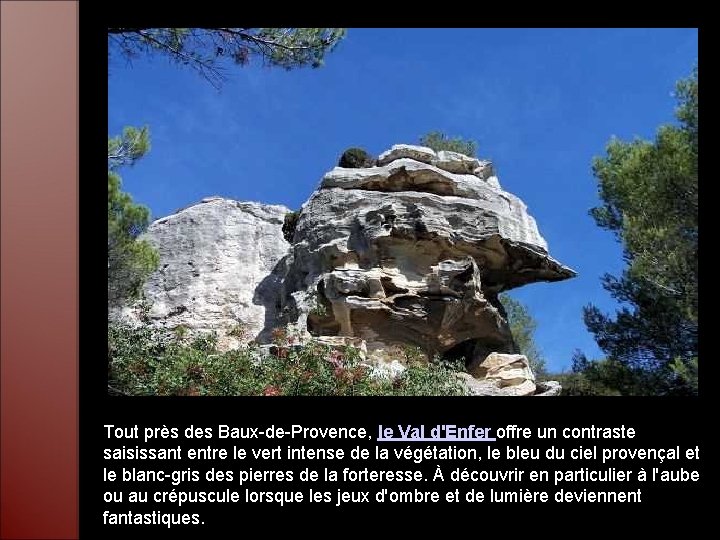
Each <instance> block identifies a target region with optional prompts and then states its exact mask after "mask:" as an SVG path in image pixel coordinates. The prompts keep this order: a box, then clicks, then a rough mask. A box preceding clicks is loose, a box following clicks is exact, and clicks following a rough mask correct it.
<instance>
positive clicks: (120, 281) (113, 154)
mask: <svg viewBox="0 0 720 540" xmlns="http://www.w3.org/2000/svg"><path fill="white" fill-rule="evenodd" d="M149 137H150V136H149V132H148V128H147V127H145V128H142V129H136V128H133V127H126V128H125V129H124V130H123V134H122V135H121V136H118V137H108V307H115V306H118V305H121V304H123V303H124V302H126V301H128V300H131V299H135V298H137V297H138V295H139V293H140V290H141V288H142V285H143V283H144V282H145V280H146V279H147V277H148V276H149V275H150V274H151V273H152V272H153V271H154V270H155V269H156V268H157V266H158V263H159V258H158V254H157V252H156V250H155V249H154V248H153V247H152V246H151V245H150V244H149V243H148V242H147V241H146V240H139V239H138V236H139V235H140V234H141V233H143V232H144V231H145V229H146V228H147V226H148V224H149V223H150V211H149V209H148V208H147V207H145V206H143V205H140V204H136V203H134V202H133V199H132V197H131V196H130V195H129V194H128V193H125V192H123V191H122V189H121V188H122V179H121V178H120V175H119V174H118V173H117V172H116V171H115V169H117V168H118V167H120V166H123V165H133V164H134V163H135V161H137V160H138V159H140V158H141V157H142V156H143V155H145V153H146V152H148V151H149V149H150V138H149Z"/></svg>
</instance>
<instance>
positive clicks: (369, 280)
mask: <svg viewBox="0 0 720 540" xmlns="http://www.w3.org/2000/svg"><path fill="white" fill-rule="evenodd" d="M378 163H380V164H381V165H379V166H375V167H368V168H361V169H357V168H355V169H345V168H340V167H336V168H335V169H333V170H332V171H330V172H329V173H327V174H326V175H325V177H324V178H323V180H322V183H321V185H320V188H319V189H318V190H317V191H316V192H315V193H314V194H313V195H312V196H311V197H310V199H309V200H308V202H307V203H305V205H304V206H303V208H302V212H301V214H300V217H299V220H298V224H297V229H296V231H295V236H294V239H293V240H294V242H293V251H292V255H291V257H290V258H289V261H288V274H287V276H286V278H285V284H284V291H285V297H284V299H283V305H284V308H285V312H284V314H285V317H286V318H287V319H286V320H287V322H289V323H294V324H296V325H297V326H298V328H299V329H300V330H307V331H309V332H310V333H311V334H313V335H316V336H327V335H339V336H353V337H357V338H361V339H363V340H364V341H365V342H366V343H367V351H368V356H369V358H371V359H376V360H383V359H389V358H390V356H391V355H390V354H389V352H388V351H390V350H396V349H397V347H403V346H407V345H411V346H416V347H419V348H420V349H421V350H422V351H423V353H424V354H425V355H426V356H427V357H432V356H434V355H437V354H439V355H445V356H450V357H455V358H460V357H463V358H464V359H465V360H466V362H467V363H468V365H469V366H470V365H472V366H475V365H477V364H479V363H480V362H482V361H484V360H485V359H486V357H487V356H488V355H489V354H490V353H492V352H496V353H509V354H512V353H515V352H517V351H516V348H515V345H514V343H513V340H512V336H511V334H510V331H509V328H508V325H507V321H506V320H505V314H504V310H503V308H502V306H501V305H500V303H499V302H498V299H497V295H498V294H499V293H500V292H502V291H504V290H507V289H511V288H513V287H518V286H521V285H524V284H527V283H532V282H535V281H558V280H562V279H567V278H569V277H572V276H573V275H574V272H573V271H572V270H570V269H569V268H567V267H565V266H563V265H562V264H560V263H559V262H557V261H556V260H555V259H553V258H552V257H550V255H549V254H548V252H547V244H546V242H545V240H544V239H543V238H542V236H540V233H539V232H538V229H537V226H536V224H535V220H534V219H533V218H532V217H531V216H530V215H529V214H528V213H527V208H526V207H525V205H524V204H523V202H522V201H521V200H520V199H518V198H517V197H515V196H514V195H512V194H510V193H507V192H505V191H503V190H502V189H501V188H500V187H499V186H500V184H499V182H498V181H497V177H496V176H495V173H494V170H493V167H492V164H491V163H490V162H488V161H480V160H477V159H475V158H469V157H467V156H463V155H461V154H457V153H454V152H438V153H437V154H436V153H435V152H433V151H432V150H431V149H429V148H424V147H412V146H409V145H397V146H394V147H393V148H392V149H391V150H389V151H388V152H385V153H383V154H381V156H380V158H379V160H378ZM513 369H514V368H513ZM504 371H507V370H504ZM525 377H526V378H525V380H527V381H528V384H526V385H525V386H524V387H523V389H520V390H518V391H519V393H521V394H522V393H528V394H531V393H533V392H534V390H535V386H534V383H532V372H531V371H530V370H529V368H527V372H526V373H525ZM522 384H523V382H522V381H520V382H518V383H517V385H516V384H514V383H513V384H512V385H511V386H520V385H522ZM530 385H531V386H532V388H530Z"/></svg>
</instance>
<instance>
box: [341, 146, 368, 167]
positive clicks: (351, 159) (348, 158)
mask: <svg viewBox="0 0 720 540" xmlns="http://www.w3.org/2000/svg"><path fill="white" fill-rule="evenodd" d="M373 165H375V158H373V157H372V156H371V155H370V154H368V153H367V152H366V151H365V150H363V149H362V148H348V149H347V150H345V151H344V152H343V154H342V156H340V161H338V166H339V167H345V168H346V169H362V168H363V167H372V166H373Z"/></svg>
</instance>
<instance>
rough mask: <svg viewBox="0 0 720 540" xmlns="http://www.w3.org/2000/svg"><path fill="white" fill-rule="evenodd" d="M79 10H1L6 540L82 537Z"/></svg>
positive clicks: (8, 6) (0, 446) (57, 5)
mask: <svg viewBox="0 0 720 540" xmlns="http://www.w3.org/2000/svg"><path fill="white" fill-rule="evenodd" d="M77 9H78V8H77V3H76V2H68V1H58V2H35V1H30V2H20V1H16V2H5V1H4V2H2V12H1V16H2V17H1V19H0V22H1V24H2V28H1V31H0V36H1V38H0V39H1V41H0V46H1V55H2V57H1V62H0V65H1V66H2V73H1V75H2V78H1V81H2V131H1V132H0V137H1V138H0V144H1V152H2V154H1V156H0V157H1V162H2V163H1V168H0V190H1V191H0V196H1V199H0V204H1V209H0V211H1V214H0V232H1V234H2V239H1V243H0V249H1V255H2V260H1V267H0V271H1V272H2V274H1V287H2V289H1V291H0V293H1V294H2V296H1V310H2V315H1V317H2V318H1V321H0V323H1V325H2V334H1V336H0V337H1V339H2V345H1V348H0V363H1V365H0V376H1V377H2V378H1V379H0V406H1V407H2V410H1V417H0V419H1V420H2V425H1V427H0V452H1V454H0V472H1V473H2V477H1V478H0V497H1V499H0V537H1V538H3V539H5V538H47V539H56V538H76V537H77V530H78V526H77V508H78V501H77V495H78V463H77V431H78V422H77V352H78V343H77V313H78V306H77V271H78V245H77V219H78V217H77V216H78V202H77V174H78V173H77V170H78V162H77V153H78V152H77V135H78V129H77V121H78V108H77V93H78V65H77V56H78V23H77V20H78V19H77Z"/></svg>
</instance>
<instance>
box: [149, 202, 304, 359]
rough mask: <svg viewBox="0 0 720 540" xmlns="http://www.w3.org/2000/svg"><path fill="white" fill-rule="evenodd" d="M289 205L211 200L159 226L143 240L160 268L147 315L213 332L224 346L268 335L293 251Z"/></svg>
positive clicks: (152, 280)
mask: <svg viewBox="0 0 720 540" xmlns="http://www.w3.org/2000/svg"><path fill="white" fill-rule="evenodd" d="M288 212H289V210H288V209H287V208H285V207H284V206H275V205H265V204H259V203H252V202H238V201H233V200H229V199H224V198H221V197H208V198H205V199H203V200H202V201H200V202H199V203H198V204H194V205H192V206H189V207H187V208H184V209H182V210H179V211H178V212H176V213H175V214H172V215H170V216H167V217H164V218H161V219H158V220H157V221H155V222H153V223H152V224H151V225H150V226H149V227H148V230H147V232H146V233H145V238H147V240H149V241H150V243H151V244H152V245H154V246H155V247H156V248H157V249H158V251H159V254H160V267H159V268H158V270H157V271H156V272H155V273H153V274H152V275H151V276H150V278H149V280H148V281H147V283H146V284H145V287H144V290H143V293H144V296H145V299H146V300H147V301H148V303H149V304H150V305H151V309H150V312H149V316H150V318H151V320H152V321H153V322H154V324H156V325H158V326H162V327H165V328H175V327H178V326H184V327H186V328H187V329H188V330H189V331H190V332H191V333H202V332H210V331H215V332H217V333H218V335H219V338H220V345H221V348H231V347H233V346H237V345H238V344H240V343H243V342H247V341H248V340H250V339H263V338H266V337H267V336H268V335H269V331H270V330H272V328H273V327H274V324H273V321H275V320H276V319H277V315H276V311H277V305H276V302H277V299H278V297H279V292H280V285H281V283H282V275H280V274H281V273H282V272H281V271H280V268H279V267H278V263H279V262H280V261H281V260H282V259H283V257H285V256H286V255H287V254H288V252H289V250H290V244H288V243H287V242H286V241H285V239H284V238H283V233H282V226H283V220H284V217H285V214H287V213H288Z"/></svg>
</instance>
